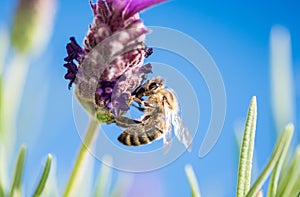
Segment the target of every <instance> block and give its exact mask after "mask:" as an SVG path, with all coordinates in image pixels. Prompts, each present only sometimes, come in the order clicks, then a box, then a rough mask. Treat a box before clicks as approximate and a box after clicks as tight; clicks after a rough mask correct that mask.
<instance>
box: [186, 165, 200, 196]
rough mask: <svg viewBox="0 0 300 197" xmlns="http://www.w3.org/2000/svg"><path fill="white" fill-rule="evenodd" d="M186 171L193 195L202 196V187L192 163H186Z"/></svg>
mask: <svg viewBox="0 0 300 197" xmlns="http://www.w3.org/2000/svg"><path fill="white" fill-rule="evenodd" d="M185 173H186V176H187V178H188V181H189V183H190V187H191V193H192V195H191V196H192V197H200V196H201V194H200V189H199V186H198V181H197V178H196V175H195V172H194V170H193V167H192V166H191V165H186V166H185Z"/></svg>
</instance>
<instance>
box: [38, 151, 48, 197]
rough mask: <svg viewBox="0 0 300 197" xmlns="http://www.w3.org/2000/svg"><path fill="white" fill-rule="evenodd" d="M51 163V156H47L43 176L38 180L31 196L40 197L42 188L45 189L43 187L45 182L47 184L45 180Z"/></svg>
mask: <svg viewBox="0 0 300 197" xmlns="http://www.w3.org/2000/svg"><path fill="white" fill-rule="evenodd" d="M51 162H52V156H51V154H48V157H47V161H46V164H45V167H44V170H43V174H42V176H41V178H40V181H39V183H38V185H37V187H36V189H35V192H34V194H33V196H35V197H36V196H41V194H42V192H43V190H44V188H45V185H46V182H47V179H48V176H49V172H50V169H51Z"/></svg>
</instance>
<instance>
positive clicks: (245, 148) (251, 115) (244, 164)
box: [236, 96, 257, 197]
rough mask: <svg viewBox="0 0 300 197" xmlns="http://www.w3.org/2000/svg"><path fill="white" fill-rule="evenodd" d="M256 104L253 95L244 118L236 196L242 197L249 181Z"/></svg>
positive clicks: (248, 185) (248, 186) (247, 188)
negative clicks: (245, 118)
mask: <svg viewBox="0 0 300 197" xmlns="http://www.w3.org/2000/svg"><path fill="white" fill-rule="evenodd" d="M256 117H257V105H256V97H255V96H254V97H253V98H252V100H251V102H250V106H249V110H248V116H247V120H246V125H245V130H244V136H243V141H242V147H241V152H240V161H239V170H238V181H237V182H238V183H237V189H236V196H237V197H244V196H245V195H246V193H247V192H248V191H249V188H250V183H251V170H252V158H253V151H254V140H255V131H256Z"/></svg>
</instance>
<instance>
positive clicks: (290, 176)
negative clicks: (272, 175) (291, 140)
mask: <svg viewBox="0 0 300 197" xmlns="http://www.w3.org/2000/svg"><path fill="white" fill-rule="evenodd" d="M299 162H300V146H298V147H297V149H296V152H295V156H294V158H293V161H292V163H291V165H290V166H289V169H288V170H287V171H286V173H285V174H283V176H282V180H281V181H280V182H279V184H281V185H279V187H278V192H277V195H276V196H278V197H280V196H292V194H293V188H294V186H295V185H296V184H297V178H298V177H299V176H300V171H299ZM279 189H280V190H279ZM299 189H300V188H297V190H299ZM294 195H295V194H294Z"/></svg>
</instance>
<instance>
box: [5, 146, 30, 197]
mask: <svg viewBox="0 0 300 197" xmlns="http://www.w3.org/2000/svg"><path fill="white" fill-rule="evenodd" d="M25 156H26V146H25V145H23V146H22V147H21V150H20V152H19V156H18V160H17V163H16V166H15V171H14V176H13V181H12V184H11V187H10V193H9V196H10V197H13V196H15V195H17V194H20V192H21V183H22V177H23V169H24V164H25Z"/></svg>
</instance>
